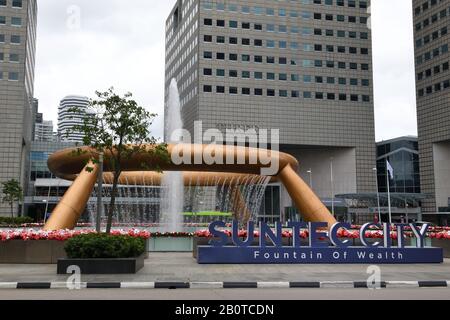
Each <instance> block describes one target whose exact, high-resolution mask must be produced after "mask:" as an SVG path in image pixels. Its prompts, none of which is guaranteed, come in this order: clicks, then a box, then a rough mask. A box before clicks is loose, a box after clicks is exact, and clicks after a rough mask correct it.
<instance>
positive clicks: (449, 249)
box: [431, 239, 450, 258]
mask: <svg viewBox="0 0 450 320" xmlns="http://www.w3.org/2000/svg"><path fill="white" fill-rule="evenodd" d="M431 246H432V247H436V248H442V249H444V258H450V240H437V239H432V240H431Z"/></svg>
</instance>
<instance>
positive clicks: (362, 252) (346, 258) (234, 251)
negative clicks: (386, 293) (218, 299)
mask: <svg viewBox="0 0 450 320" xmlns="http://www.w3.org/2000/svg"><path fill="white" fill-rule="evenodd" d="M392 226H394V227H396V230H397V241H396V242H397V243H396V244H395V245H394V244H393V241H392V239H391V227H392ZM392 226H391V225H389V224H387V223H385V224H383V225H378V224H373V223H368V224H365V225H363V226H362V227H361V229H360V232H359V236H360V245H359V246H352V244H353V240H349V239H341V238H340V237H339V232H338V231H339V230H340V229H351V225H350V224H348V223H336V224H334V225H333V226H332V227H331V228H330V230H329V231H328V230H327V228H328V225H327V224H326V223H322V222H311V223H304V222H290V223H289V224H288V226H287V227H288V228H289V229H291V230H292V243H291V244H289V245H286V244H283V230H282V226H281V225H280V224H278V223H277V224H275V228H274V230H272V228H270V227H269V226H268V225H267V224H266V223H264V222H260V223H259V241H256V239H255V234H254V233H255V223H254V222H249V223H248V225H247V237H246V239H243V238H242V237H239V224H238V223H237V222H234V223H233V225H232V233H231V239H229V238H228V235H227V233H225V232H224V231H223V228H225V227H226V225H225V223H224V222H222V221H216V222H213V223H212V224H211V225H210V226H209V232H210V233H211V235H212V236H213V237H214V239H213V240H212V241H211V243H210V244H211V246H200V247H199V248H198V263H204V264H207V263H209V264H212V263H223V264H227V263H243V264H246V263H247V264H274V263H278V264H286V263H289V264H295V263H298V264H318V263H337V264H352V263H381V264H396V263H442V262H443V250H442V249H441V248H425V238H426V234H427V231H428V228H429V225H427V224H424V225H423V226H421V227H418V226H417V225H414V224H393V225H392ZM373 227H376V228H380V229H382V230H383V240H382V241H376V242H374V241H370V240H369V239H368V237H367V232H368V231H369V230H371V229H372V228H373ZM407 227H409V228H410V229H411V232H412V234H413V236H414V238H413V240H414V242H415V246H411V247H408V246H407V243H406V238H405V230H406V228H407ZM303 229H307V230H308V234H309V237H308V239H307V240H306V241H303V242H302V238H301V235H300V232H301V230H303ZM230 240H231V241H230Z"/></svg>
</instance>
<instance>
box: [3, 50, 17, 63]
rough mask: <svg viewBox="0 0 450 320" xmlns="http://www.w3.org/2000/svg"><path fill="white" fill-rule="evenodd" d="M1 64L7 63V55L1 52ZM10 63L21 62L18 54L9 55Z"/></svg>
mask: <svg viewBox="0 0 450 320" xmlns="http://www.w3.org/2000/svg"><path fill="white" fill-rule="evenodd" d="M0 62H5V53H4V52H0ZM9 62H19V55H18V54H17V53H10V54H9Z"/></svg>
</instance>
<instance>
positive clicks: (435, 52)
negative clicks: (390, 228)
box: [413, 0, 450, 221]
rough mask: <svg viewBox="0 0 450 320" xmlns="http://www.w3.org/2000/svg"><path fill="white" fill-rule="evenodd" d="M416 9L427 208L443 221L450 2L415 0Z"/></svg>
mask: <svg viewBox="0 0 450 320" xmlns="http://www.w3.org/2000/svg"><path fill="white" fill-rule="evenodd" d="M413 11H414V12H413V15H414V39H415V60H416V87H417V117H418V129H419V151H420V171H421V184H422V192H423V193H427V194H430V195H431V196H432V198H431V199H429V200H426V201H424V203H423V211H424V214H430V215H431V217H430V219H432V218H435V220H437V221H439V220H441V219H440V218H444V217H445V215H444V214H443V213H445V212H450V208H449V207H450V166H449V163H450V71H449V59H450V58H449V44H450V37H449V34H448V32H449V30H448V28H449V22H450V3H449V1H447V0H420V1H419V0H413ZM439 212H441V213H442V216H440V215H437V216H436V213H439ZM424 219H426V218H424Z"/></svg>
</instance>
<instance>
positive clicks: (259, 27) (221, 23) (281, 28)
mask: <svg viewBox="0 0 450 320" xmlns="http://www.w3.org/2000/svg"><path fill="white" fill-rule="evenodd" d="M349 18H350V17H349ZM353 18H355V19H353ZM353 18H352V19H349V21H348V22H353V23H356V22H357V21H356V17H353ZM359 21H360V23H364V24H365V23H367V18H366V17H360V19H359ZM203 25H204V26H207V27H212V26H216V27H219V28H225V27H226V26H228V27H229V28H230V29H237V28H239V25H240V26H241V28H242V29H245V30H250V29H252V28H251V23H250V22H246V21H243V22H241V23H240V24H239V21H237V20H229V21H228V24H227V23H226V22H225V20H221V19H218V20H216V22H215V23H214V20H213V19H211V18H205V19H203ZM253 29H254V30H256V31H263V24H261V23H254V24H253ZM276 30H277V31H278V32H279V33H288V27H287V26H286V25H278V27H276V26H275V24H271V23H269V24H266V31H267V32H275V31H276ZM315 30H321V29H319V28H317V29H315ZM330 30H331V29H330ZM289 31H290V33H293V34H298V33H300V28H299V27H298V26H292V27H291V28H290V29H289ZM331 31H333V30H331ZM331 31H329V33H331ZM317 32H318V31H317ZM301 33H302V34H303V35H309V34H312V33H313V29H312V28H308V27H303V28H302V29H301ZM314 34H316V33H314ZM337 34H338V35H341V37H345V31H344V30H341V31H338V33H337ZM356 34H357V33H356V32H353V33H352V35H354V36H352V38H356ZM366 34H368V33H367V32H366ZM332 35H334V31H333V34H332ZM349 37H350V36H349Z"/></svg>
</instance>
